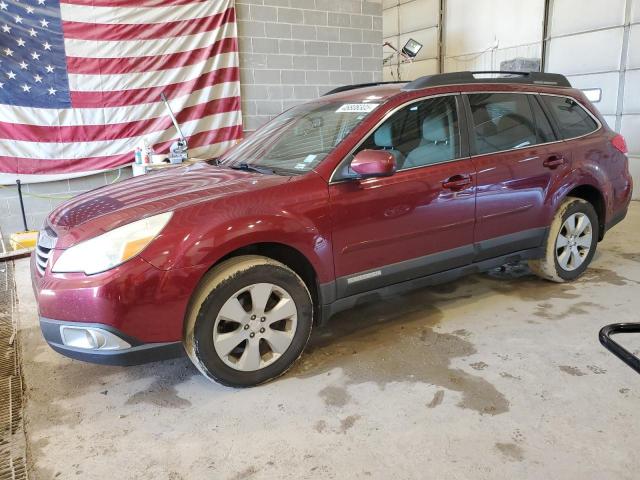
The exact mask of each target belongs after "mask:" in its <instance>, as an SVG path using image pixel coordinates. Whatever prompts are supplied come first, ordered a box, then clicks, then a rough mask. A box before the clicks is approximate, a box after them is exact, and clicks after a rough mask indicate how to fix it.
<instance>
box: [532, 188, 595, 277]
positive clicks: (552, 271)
mask: <svg viewBox="0 0 640 480" xmlns="http://www.w3.org/2000/svg"><path fill="white" fill-rule="evenodd" d="M598 231H599V228H598V215H597V214H596V211H595V209H594V208H593V206H592V205H591V204H590V203H589V202H587V201H586V200H583V199H581V198H575V197H567V198H566V199H565V200H564V201H563V202H562V203H561V204H560V207H559V208H558V211H557V212H556V214H555V216H554V218H553V221H552V222H551V227H550V228H549V233H548V235H547V238H546V241H545V245H544V247H545V251H544V252H545V254H544V257H543V258H540V259H537V260H530V261H529V267H530V268H531V270H532V271H533V273H535V274H536V275H538V276H539V277H542V278H544V279H547V280H551V281H553V282H567V281H571V280H575V279H576V278H578V277H579V276H580V275H582V273H583V272H584V271H585V270H586V269H587V267H588V266H589V264H590V263H591V260H592V259H593V255H594V254H595V253H596V246H597V244H598Z"/></svg>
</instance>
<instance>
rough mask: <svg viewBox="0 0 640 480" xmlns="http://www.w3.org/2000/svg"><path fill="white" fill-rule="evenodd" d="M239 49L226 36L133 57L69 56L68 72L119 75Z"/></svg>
mask: <svg viewBox="0 0 640 480" xmlns="http://www.w3.org/2000/svg"><path fill="white" fill-rule="evenodd" d="M237 51H238V42H237V40H236V39H235V38H233V37H230V38H223V39H221V40H218V41H217V42H215V43H214V44H213V45H210V46H206V47H202V48H196V49H194V50H191V51H187V52H179V53H171V54H168V55H154V56H149V57H133V58H83V57H67V70H68V71H69V73H75V74H86V75H119V74H124V73H135V72H153V71H159V70H169V69H172V68H181V67H186V66H189V65H193V64H195V63H200V62H204V61H206V60H207V59H208V58H209V57H211V56H212V55H220V54H222V53H231V52H237Z"/></svg>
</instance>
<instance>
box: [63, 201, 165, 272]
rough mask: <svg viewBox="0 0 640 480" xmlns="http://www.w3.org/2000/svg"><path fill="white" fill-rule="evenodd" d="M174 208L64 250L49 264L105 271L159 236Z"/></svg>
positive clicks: (91, 270) (67, 270)
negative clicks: (53, 262)
mask: <svg viewBox="0 0 640 480" xmlns="http://www.w3.org/2000/svg"><path fill="white" fill-rule="evenodd" d="M171 215H173V212H167V213H161V214H160V215H154V216H153V217H149V218H143V219H142V220H138V221H137V222H133V223H129V224H127V225H123V226H122V227H118V228H116V229H114V230H111V231H110V232H107V233H103V234H102V235H98V236H97V237H95V238H92V239H90V240H86V241H84V242H81V243H79V244H77V245H74V246H73V247H71V248H68V249H67V250H65V251H64V252H63V253H62V255H60V258H58V260H57V261H56V263H55V265H54V266H53V268H52V271H53V272H55V273H64V272H84V273H86V274H87V275H91V274H93V273H100V272H104V271H105V270H109V269H111V268H113V267H117V266H118V265H121V264H123V263H124V262H126V261H127V260H129V259H130V258H133V257H135V256H136V255H137V254H139V253H140V252H141V251H142V250H144V248H145V247H146V246H147V245H149V243H151V241H152V240H153V239H154V238H156V237H157V236H158V234H159V233H160V232H161V231H162V229H163V228H164V227H165V225H166V224H167V223H168V222H169V220H170V219H171Z"/></svg>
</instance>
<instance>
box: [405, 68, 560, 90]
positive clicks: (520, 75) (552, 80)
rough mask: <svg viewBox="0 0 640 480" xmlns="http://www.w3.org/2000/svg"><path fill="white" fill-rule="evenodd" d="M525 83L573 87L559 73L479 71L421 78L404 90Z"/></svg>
mask: <svg viewBox="0 0 640 480" xmlns="http://www.w3.org/2000/svg"><path fill="white" fill-rule="evenodd" d="M483 75H500V76H498V77H495V78H490V79H487V78H482V76H483ZM487 82H489V83H524V84H528V85H550V86H554V87H571V83H569V80H567V77H565V76H564V75H560V74H559V73H542V72H510V71H490V70H489V71H479V72H451V73H439V74H436V75H427V76H424V77H420V78H418V79H416V80H414V81H413V82H409V83H407V84H406V85H405V86H404V87H403V88H402V89H403V90H418V89H421V88H427V87H437V86H441V85H454V84H460V83H487Z"/></svg>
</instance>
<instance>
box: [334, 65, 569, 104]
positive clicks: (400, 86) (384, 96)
mask: <svg viewBox="0 0 640 480" xmlns="http://www.w3.org/2000/svg"><path fill="white" fill-rule="evenodd" d="M486 76H492V77H491V78H485V77H486ZM494 84H495V85H513V86H514V87H515V89H516V90H522V89H523V87H525V88H526V89H527V90H534V91H537V90H538V89H543V87H544V89H545V90H548V89H549V88H558V89H561V90H565V91H566V90H567V89H570V88H571V84H570V83H569V81H568V80H567V78H566V77H565V76H564V75H560V74H557V73H541V72H505V71H482V72H452V73H441V74H435V75H426V76H423V77H419V78H418V79H416V80H413V81H408V82H398V81H393V82H379V83H367V84H357V85H345V86H342V87H338V88H335V89H333V90H331V91H329V92H327V93H326V94H325V95H324V96H323V97H322V99H323V100H329V99H331V100H338V101H352V102H362V101H365V100H366V101H372V100H378V101H380V102H384V101H386V100H388V99H390V98H391V97H394V96H396V95H399V94H401V93H406V92H412V91H419V90H426V89H429V88H435V87H449V86H454V85H494ZM371 97H376V98H371Z"/></svg>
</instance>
